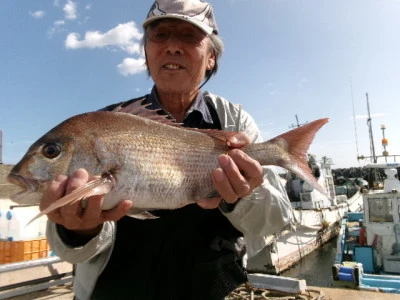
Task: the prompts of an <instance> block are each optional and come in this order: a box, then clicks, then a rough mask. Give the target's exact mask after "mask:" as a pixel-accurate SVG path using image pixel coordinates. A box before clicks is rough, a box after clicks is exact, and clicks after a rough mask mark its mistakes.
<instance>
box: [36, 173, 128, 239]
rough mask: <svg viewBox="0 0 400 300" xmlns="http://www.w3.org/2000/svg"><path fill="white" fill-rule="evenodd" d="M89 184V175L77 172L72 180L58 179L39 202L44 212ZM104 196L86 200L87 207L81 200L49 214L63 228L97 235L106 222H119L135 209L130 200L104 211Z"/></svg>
mask: <svg viewBox="0 0 400 300" xmlns="http://www.w3.org/2000/svg"><path fill="white" fill-rule="evenodd" d="M88 181H89V174H88V173H87V171H86V170H84V169H79V170H76V171H75V172H74V173H73V174H72V175H71V176H70V177H69V178H68V177H67V176H64V175H60V176H58V177H57V178H56V179H55V180H54V181H52V182H51V183H50V185H49V187H48V188H47V190H46V191H45V192H44V194H43V197H42V200H41V202H40V210H43V209H45V208H46V207H48V206H49V205H50V204H51V203H53V202H54V201H56V200H58V199H60V198H61V197H63V196H65V195H67V194H69V193H71V192H72V191H73V190H75V189H77V188H79V187H81V186H83V185H84V184H86V183H87V182H88ZM103 199H104V197H103V196H92V197H89V198H87V199H86V202H87V203H86V207H85V208H83V207H82V205H81V201H78V202H76V203H73V204H68V205H65V206H63V207H60V208H58V209H56V210H54V211H52V212H50V213H48V214H47V217H48V218H49V219H50V220H51V221H53V222H54V223H57V224H60V225H63V226H64V227H65V228H67V229H69V230H73V231H76V232H77V233H80V234H82V235H95V234H96V233H98V232H99V230H100V229H101V225H102V224H103V223H104V222H105V221H117V220H119V219H120V218H122V217H123V216H124V215H126V214H127V213H128V211H129V209H130V207H131V206H132V202H131V201H129V200H125V201H122V202H121V203H119V204H118V206H116V207H115V208H113V209H110V210H107V211H103V210H102V204H103Z"/></svg>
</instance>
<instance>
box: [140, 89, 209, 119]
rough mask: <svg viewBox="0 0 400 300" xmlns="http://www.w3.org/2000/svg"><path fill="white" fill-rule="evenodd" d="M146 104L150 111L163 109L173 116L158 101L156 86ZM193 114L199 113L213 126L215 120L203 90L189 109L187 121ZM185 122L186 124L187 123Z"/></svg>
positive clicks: (148, 96)
mask: <svg viewBox="0 0 400 300" xmlns="http://www.w3.org/2000/svg"><path fill="white" fill-rule="evenodd" d="M145 103H146V104H150V105H149V106H148V108H149V109H162V110H163V111H164V112H165V113H166V114H167V115H168V116H171V115H170V114H169V113H168V111H167V110H166V109H165V108H164V107H163V106H162V105H161V103H160V101H159V100H158V95H157V89H156V86H153V88H152V90H151V93H150V94H148V95H147V97H146V100H145ZM193 112H198V113H200V114H201V116H202V118H203V120H204V121H205V122H207V123H209V124H213V123H214V122H213V119H212V117H211V113H210V110H209V108H208V106H207V103H206V100H205V97H204V94H203V92H202V91H201V90H199V92H198V93H197V96H196V99H195V100H194V101H193V103H192V105H191V106H190V108H189V109H188V111H187V112H186V115H185V120H186V119H187V118H189V117H190V115H191V114H192V113H193ZM185 120H184V122H185Z"/></svg>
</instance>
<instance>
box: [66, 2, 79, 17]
mask: <svg viewBox="0 0 400 300" xmlns="http://www.w3.org/2000/svg"><path fill="white" fill-rule="evenodd" d="M63 11H64V13H65V18H66V19H68V20H75V19H76V18H77V17H78V12H77V3H76V2H73V1H71V0H67V3H66V4H65V5H64V8H63Z"/></svg>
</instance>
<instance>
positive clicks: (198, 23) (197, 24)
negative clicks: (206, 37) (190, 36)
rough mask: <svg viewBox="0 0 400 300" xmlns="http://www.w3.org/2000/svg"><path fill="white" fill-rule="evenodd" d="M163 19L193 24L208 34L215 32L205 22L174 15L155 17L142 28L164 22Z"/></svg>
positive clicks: (148, 19) (144, 23) (145, 22)
mask: <svg viewBox="0 0 400 300" xmlns="http://www.w3.org/2000/svg"><path fill="white" fill-rule="evenodd" d="M162 19H177V20H181V21H185V22H188V23H191V24H193V25H195V26H196V27H198V28H200V29H201V30H202V31H204V32H205V33H206V34H211V33H212V32H213V29H212V28H211V27H210V26H208V25H206V24H204V23H203V22H200V21H198V20H196V19H194V18H189V17H187V16H182V15H173V14H168V15H160V16H153V17H150V18H147V19H146V21H144V22H143V25H142V26H143V28H146V27H147V26H148V25H149V24H150V23H153V22H154V21H157V20H162Z"/></svg>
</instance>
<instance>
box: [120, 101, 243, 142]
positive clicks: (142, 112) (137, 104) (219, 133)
mask: <svg viewBox="0 0 400 300" xmlns="http://www.w3.org/2000/svg"><path fill="white" fill-rule="evenodd" d="M150 105H151V103H146V104H143V103H142V101H140V100H139V101H134V102H132V103H130V104H128V105H125V106H123V103H122V104H120V105H119V106H117V107H116V108H114V109H113V110H112V111H114V112H124V113H129V114H134V115H136V116H139V117H143V118H146V119H150V120H153V121H156V122H160V123H163V124H166V125H171V126H180V127H181V128H182V129H186V130H192V131H198V132H202V133H205V134H207V135H208V136H210V137H212V138H214V139H216V140H219V141H221V142H223V143H224V144H225V145H226V146H229V143H228V140H229V139H230V138H231V137H233V136H235V135H236V134H237V132H233V131H225V130H217V129H198V128H189V127H183V126H182V124H181V123H177V122H175V120H174V119H170V118H168V116H167V115H162V114H161V115H160V114H158V112H159V111H162V109H148V108H147V107H148V106H150Z"/></svg>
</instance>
